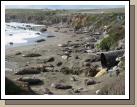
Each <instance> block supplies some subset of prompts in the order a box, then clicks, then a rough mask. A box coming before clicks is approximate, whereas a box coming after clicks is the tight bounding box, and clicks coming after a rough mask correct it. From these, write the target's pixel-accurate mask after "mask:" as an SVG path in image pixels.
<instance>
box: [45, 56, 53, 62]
mask: <svg viewBox="0 0 137 107" xmlns="http://www.w3.org/2000/svg"><path fill="white" fill-rule="evenodd" d="M53 61H55V58H54V57H50V58H47V59H45V60H44V62H45V63H46V62H53Z"/></svg>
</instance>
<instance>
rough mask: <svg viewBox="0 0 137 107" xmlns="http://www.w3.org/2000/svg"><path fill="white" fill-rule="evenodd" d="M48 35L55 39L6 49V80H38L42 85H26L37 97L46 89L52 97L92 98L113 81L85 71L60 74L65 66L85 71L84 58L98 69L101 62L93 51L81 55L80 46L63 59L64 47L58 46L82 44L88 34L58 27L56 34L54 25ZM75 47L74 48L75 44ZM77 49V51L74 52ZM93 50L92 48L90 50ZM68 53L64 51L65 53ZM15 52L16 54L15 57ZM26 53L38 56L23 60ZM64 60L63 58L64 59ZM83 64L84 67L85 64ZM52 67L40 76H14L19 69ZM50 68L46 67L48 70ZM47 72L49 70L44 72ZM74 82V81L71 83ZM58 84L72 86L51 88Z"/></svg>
mask: <svg viewBox="0 0 137 107" xmlns="http://www.w3.org/2000/svg"><path fill="white" fill-rule="evenodd" d="M47 31H48V32H51V33H52V34H53V35H55V37H51V38H47V40H46V41H43V42H40V43H37V44H35V45H28V46H21V47H15V48H11V49H6V53H5V55H6V61H7V62H9V65H10V66H7V68H8V69H10V70H11V71H10V70H8V69H7V71H6V77H8V78H10V79H11V80H14V81H16V80H17V79H18V78H22V77H23V78H24V77H27V78H32V77H34V78H39V79H41V80H42V81H43V82H44V84H42V85H34V86H30V87H31V89H32V90H33V91H34V92H36V93H38V94H40V95H43V94H46V92H45V89H49V90H50V91H51V92H53V93H54V94H55V95H89V94H92V95H95V94H97V93H96V91H97V90H100V88H101V87H102V85H103V86H104V84H108V80H110V81H113V80H115V78H114V77H113V78H111V77H109V74H106V75H104V76H103V77H99V78H95V77H91V76H87V75H90V74H88V73H89V72H87V71H85V72H84V73H82V74H80V75H77V74H64V73H62V72H61V69H62V68H63V67H68V68H70V69H76V70H77V69H78V68H81V69H87V67H85V66H89V65H88V64H89V63H87V62H85V61H86V60H88V59H93V62H92V63H91V66H90V67H92V66H97V67H101V62H100V59H99V57H98V56H97V55H96V52H85V51H83V50H82V49H83V48H84V47H83V45H82V46H80V47H76V48H74V49H73V51H72V52H71V54H70V57H68V59H66V58H65V57H63V56H64V55H65V52H66V51H65V52H64V50H65V47H62V46H60V45H62V44H69V45H72V46H75V44H80V45H81V44H83V43H85V42H86V41H87V38H91V36H90V35H87V34H86V33H83V34H75V33H74V32H73V31H70V28H61V30H60V31H58V32H57V28H56V27H55V26H51V27H48V28H47ZM76 46H77V45H76ZM78 50H79V51H78ZM92 50H94V48H93V49H92ZM67 51H68V50H67ZM17 53H20V54H19V55H18V54H17ZM28 53H37V54H40V56H38V57H24V55H26V54H28ZM50 58H52V60H53V61H49V62H46V63H45V60H47V59H50ZM64 58H65V59H64ZM60 62H61V63H62V64H61V65H60V66H57V64H58V63H60ZM85 64H86V65H85ZM45 65H46V66H49V65H50V66H51V65H52V66H54V71H52V72H42V73H40V74H31V75H30V74H26V75H15V72H16V71H18V70H19V69H20V68H26V67H31V66H32V67H40V66H45ZM49 68H50V67H49ZM48 70H51V68H50V69H48ZM75 79H76V80H75ZM92 79H93V80H94V81H96V83H95V84H94V85H89V86H88V85H86V82H87V81H88V80H92ZM102 81H103V82H102ZM56 83H62V84H67V85H72V87H73V88H72V89H67V90H60V89H55V88H53V84H54V85H55V84H56Z"/></svg>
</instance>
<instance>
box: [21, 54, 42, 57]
mask: <svg viewBox="0 0 137 107" xmlns="http://www.w3.org/2000/svg"><path fill="white" fill-rule="evenodd" d="M22 56H23V57H39V56H41V55H40V54H38V53H29V54H26V55H22Z"/></svg>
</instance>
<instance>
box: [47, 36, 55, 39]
mask: <svg viewBox="0 0 137 107" xmlns="http://www.w3.org/2000/svg"><path fill="white" fill-rule="evenodd" d="M53 37H55V36H54V35H48V36H47V38H53Z"/></svg>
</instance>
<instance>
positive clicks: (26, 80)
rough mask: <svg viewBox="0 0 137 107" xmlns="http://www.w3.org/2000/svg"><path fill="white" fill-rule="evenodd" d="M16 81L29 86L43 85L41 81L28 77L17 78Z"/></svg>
mask: <svg viewBox="0 0 137 107" xmlns="http://www.w3.org/2000/svg"><path fill="white" fill-rule="evenodd" d="M18 81H22V82H27V83H28V84H29V85H39V84H41V83H43V81H42V80H40V79H38V78H30V77H23V78H19V79H18Z"/></svg>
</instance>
